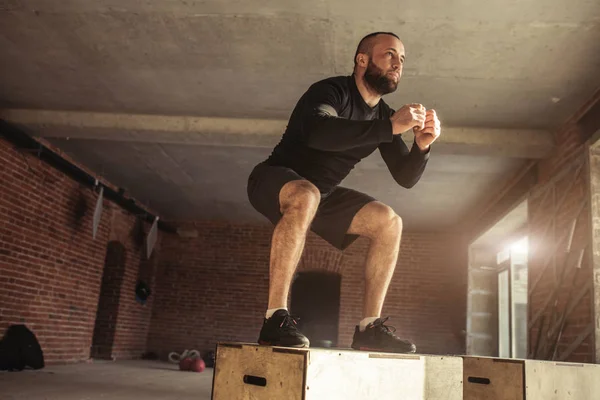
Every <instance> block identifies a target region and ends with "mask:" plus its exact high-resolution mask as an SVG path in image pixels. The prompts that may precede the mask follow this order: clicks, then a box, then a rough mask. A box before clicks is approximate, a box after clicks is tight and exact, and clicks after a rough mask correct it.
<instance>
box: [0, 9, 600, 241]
mask: <svg viewBox="0 0 600 400" xmlns="http://www.w3.org/2000/svg"><path fill="white" fill-rule="evenodd" d="M375 30H391V31H394V32H396V33H398V34H399V35H400V36H401V37H402V40H403V42H404V44H405V47H406V52H407V63H406V66H405V71H404V76H403V78H402V80H401V84H400V86H399V90H398V91H397V92H396V93H394V94H392V95H390V96H388V97H387V98H386V100H387V101H388V103H389V104H391V105H392V106H393V107H399V106H400V105H401V104H404V103H407V102H421V103H423V104H424V105H425V106H426V107H428V108H435V109H436V110H437V111H438V114H439V115H440V118H441V119H442V122H443V124H444V126H445V130H444V133H443V135H444V138H443V140H442V139H441V140H440V143H439V145H438V146H437V147H436V148H435V149H434V153H433V154H432V158H431V162H430V165H429V168H428V170H427V172H426V174H425V176H424V178H423V180H422V181H421V182H420V183H419V184H418V185H417V186H416V187H415V188H414V189H412V190H404V189H402V188H399V187H397V186H396V185H395V183H393V181H392V179H391V178H390V177H389V173H388V172H387V170H386V169H385V166H384V164H383V162H382V160H381V158H380V157H379V155H378V154H377V153H376V154H375V155H373V156H372V157H370V158H369V159H367V160H365V162H364V163H363V164H361V165H360V166H359V167H358V168H357V169H356V170H355V171H354V172H353V173H352V174H351V175H350V176H349V177H348V178H347V179H346V181H345V182H344V184H345V185H347V186H350V187H353V188H356V189H359V190H365V191H367V192H369V193H370V194H372V195H374V196H375V197H378V198H379V199H381V200H382V201H386V202H388V203H389V204H390V205H392V206H393V207H394V208H395V209H396V211H397V212H398V213H399V214H400V215H401V216H403V218H404V221H405V224H406V226H407V228H409V229H413V230H430V229H435V230H445V229H452V228H453V227H454V226H456V224H457V223H460V222H461V221H462V220H464V219H465V218H468V217H469V211H470V210H471V209H472V208H473V207H474V206H475V205H476V204H477V203H478V202H480V201H482V200H484V199H487V198H488V197H489V195H490V194H491V193H492V192H493V191H494V187H495V186H496V185H498V184H499V182H503V181H505V180H506V179H508V178H509V177H510V176H511V175H512V174H514V173H515V171H516V170H517V169H518V168H520V167H521V166H522V165H523V164H524V163H525V162H527V160H528V159H536V158H540V157H543V156H545V155H547V154H549V153H550V152H551V150H552V146H553V142H552V135H551V131H552V129H553V128H554V127H555V126H556V125H557V124H560V123H561V122H563V121H564V120H565V119H566V118H567V117H569V116H570V115H571V114H572V113H573V112H574V111H575V110H576V109H577V108H578V107H579V106H580V105H581V104H582V103H584V102H585V101H586V100H587V99H588V98H589V97H590V96H591V95H592V93H593V92H594V90H595V89H597V88H598V87H600V74H598V71H599V70H600V2H598V1H597V0H572V1H567V0H528V1H522V0H519V1H517V0H492V1H487V2H483V3H474V2H472V1H470V0H456V1H452V2H447V1H442V0H426V1H421V2H418V3H413V4H409V3H405V2H401V3H400V2H397V1H388V0H383V1H379V2H377V3H373V2H348V1H342V0H333V1H317V0H313V1H304V2H295V1H289V0H261V1H258V0H246V1H227V2H224V1H217V0H214V1H211V0H207V1H191V0H190V1H176V0H154V1H150V0H119V1H117V0H99V1H96V2H89V1H77V0H63V1H61V2H48V1H44V0H23V1H16V0H3V1H2V2H0V48H2V54H3V57H2V63H0V108H1V109H2V111H1V116H2V117H3V118H5V119H7V120H9V121H12V122H14V123H16V124H19V125H20V126H22V127H24V128H26V129H28V131H30V132H31V133H32V134H34V135H38V136H44V137H47V138H50V139H51V140H53V141H54V142H55V143H57V144H58V145H59V147H61V148H62V149H64V150H65V151H67V152H69V153H70V154H72V155H73V157H75V158H76V159H78V160H80V161H81V162H82V163H83V164H85V165H87V166H89V167H91V168H93V169H94V170H96V171H97V172H98V173H100V174H102V175H103V176H106V177H107V178H108V179H110V180H111V181H112V182H114V183H115V184H116V185H118V186H122V187H124V188H127V190H128V191H130V194H131V195H132V196H134V197H136V198H138V199H139V200H141V201H142V202H145V203H147V204H150V206H151V207H152V208H154V209H155V210H157V211H158V212H159V214H160V215H161V217H163V218H188V217H195V218H239V219H241V220H247V221H260V220H263V219H261V217H260V216H259V215H257V213H256V212H254V211H253V210H252V209H250V206H249V204H248V202H247V200H246V195H245V180H246V177H247V175H248V173H249V171H250V169H251V167H252V166H253V164H254V163H256V162H258V161H260V160H262V159H263V158H264V157H266V156H267V155H268V153H269V152H270V147H271V146H272V144H273V143H276V141H277V139H278V137H279V136H280V134H281V132H282V130H283V128H284V127H285V122H286V119H287V118H288V116H289V115H290V113H291V110H292V108H293V106H294V104H295V102H296V101H297V99H298V98H299V96H300V95H301V94H302V93H303V92H304V91H305V90H306V88H307V87H308V85H310V84H311V83H313V82H314V81H316V80H318V79H322V78H325V77H328V76H332V75H340V74H348V73H350V72H351V68H352V55H353V54H354V51H355V47H356V44H357V42H358V40H359V39H360V37H362V36H363V35H364V34H366V33H369V32H371V31H375ZM67 138H69V139H70V140H67ZM406 140H407V142H409V143H410V141H411V140H412V139H411V138H410V137H407V138H406Z"/></svg>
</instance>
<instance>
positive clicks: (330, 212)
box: [248, 163, 375, 250]
mask: <svg viewBox="0 0 600 400" xmlns="http://www.w3.org/2000/svg"><path fill="white" fill-rule="evenodd" d="M299 179H305V178H303V177H302V176H300V175H298V174H297V173H296V172H295V171H294V170H292V169H290V168H286V167H275V166H270V165H267V164H265V163H261V164H258V165H257V166H256V167H255V168H254V170H253V171H252V173H251V174H250V176H249V178H248V199H249V200H250V203H251V204H252V206H253V207H254V208H255V209H256V210H257V211H258V212H260V213H261V214H262V215H264V216H265V217H267V218H268V219H269V220H270V221H271V222H272V223H273V224H274V225H276V224H277V222H279V219H280V218H281V217H282V214H281V211H280V210H281V207H280V205H279V192H280V191H281V188H282V187H283V185H285V184H286V183H288V182H290V181H295V180H299ZM372 201H375V199H374V198H372V197H371V196H368V195H366V194H364V193H361V192H357V191H356V190H352V189H348V188H344V187H340V186H338V187H336V188H335V189H333V190H332V191H331V192H330V193H327V194H325V195H323V194H322V195H321V202H320V203H319V208H318V209H317V213H316V214H315V218H314V219H313V222H312V225H311V227H310V230H311V231H313V232H314V233H316V234H317V235H319V236H320V237H322V238H323V239H325V240H326V241H327V242H329V243H330V244H332V245H333V246H334V247H336V248H338V249H340V250H345V249H346V248H347V247H348V246H350V245H351V244H352V243H353V242H354V241H355V240H356V239H357V238H358V235H351V234H348V233H347V232H348V229H349V228H350V224H351V223H352V219H353V218H354V216H355V215H356V213H357V212H358V211H359V210H360V209H361V208H363V207H364V206H365V205H366V204H368V203H370V202H372Z"/></svg>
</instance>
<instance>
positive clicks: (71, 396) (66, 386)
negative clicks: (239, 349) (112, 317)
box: [0, 361, 213, 400]
mask: <svg viewBox="0 0 600 400" xmlns="http://www.w3.org/2000/svg"><path fill="white" fill-rule="evenodd" d="M212 376H213V369H212V368H207V369H206V370H205V371H204V372H202V373H195V372H182V371H179V368H178V366H177V365H174V364H170V363H166V362H159V361H117V362H110V361H95V362H93V363H84V364H71V365H57V366H49V367H46V368H44V369H41V370H37V371H34V370H26V371H21V372H0V400H25V399H27V400H82V399H85V400H100V399H102V400H106V399H111V400H131V399H144V400H155V399H170V400H188V399H189V400H192V399H193V400H208V399H210V394H211V388H212Z"/></svg>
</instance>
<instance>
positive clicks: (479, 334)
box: [467, 247, 498, 356]
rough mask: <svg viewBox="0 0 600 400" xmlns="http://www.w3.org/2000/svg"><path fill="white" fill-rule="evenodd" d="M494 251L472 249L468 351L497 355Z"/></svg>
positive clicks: (468, 307) (481, 354)
mask: <svg viewBox="0 0 600 400" xmlns="http://www.w3.org/2000/svg"><path fill="white" fill-rule="evenodd" d="M495 266H496V257H495V252H494V251H491V250H488V249H478V248H473V247H471V248H470V249H469V287H468V302H467V304H468V305H467V354H469V355H478V356H495V355H496V354H497V352H498V288H497V280H498V272H496V271H495V270H492V269H493V268H495Z"/></svg>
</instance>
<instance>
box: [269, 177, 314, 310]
mask: <svg viewBox="0 0 600 400" xmlns="http://www.w3.org/2000/svg"><path fill="white" fill-rule="evenodd" d="M320 199H321V194H320V193H319V190H318V189H317V188H316V186H314V185H313V184H312V183H310V182H308V181H305V180H297V181H291V182H288V183H286V184H285V185H284V186H283V187H282V188H281V191H280V193H279V204H280V205H281V213H282V214H283V217H281V219H280V220H279V222H278V223H277V226H276V227H275V230H274V232H273V238H272V241H271V261H270V274H269V309H275V308H280V307H286V306H287V300H288V294H289V291H290V285H291V282H292V277H293V276H294V271H295V270H296V267H297V266H298V262H299V261H300V257H301V256H302V251H303V249H304V244H305V242H306V234H307V232H308V229H309V227H310V224H311V222H312V220H313V218H314V216H315V213H316V212H317V208H318V206H319V201H320Z"/></svg>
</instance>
